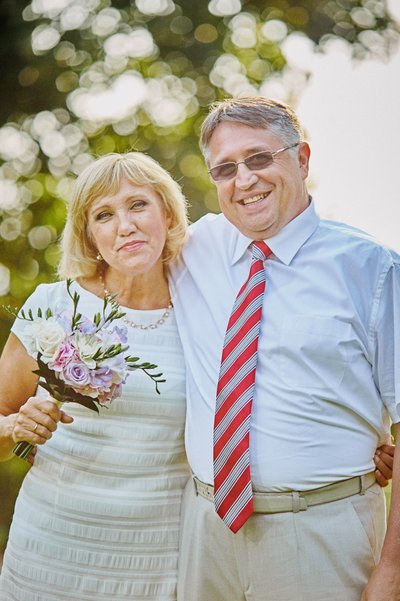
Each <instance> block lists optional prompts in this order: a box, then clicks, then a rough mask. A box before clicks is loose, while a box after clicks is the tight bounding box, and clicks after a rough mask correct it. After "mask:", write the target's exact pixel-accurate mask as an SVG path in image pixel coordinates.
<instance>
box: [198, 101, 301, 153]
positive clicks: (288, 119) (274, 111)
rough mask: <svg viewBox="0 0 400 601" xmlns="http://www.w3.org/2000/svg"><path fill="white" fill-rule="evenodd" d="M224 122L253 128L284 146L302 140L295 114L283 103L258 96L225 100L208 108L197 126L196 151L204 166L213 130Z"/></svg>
mask: <svg viewBox="0 0 400 601" xmlns="http://www.w3.org/2000/svg"><path fill="white" fill-rule="evenodd" d="M225 121H230V122H235V123H241V124H243V125H247V126H248V127H253V128H254V129H266V130H268V131H269V132H270V133H272V134H274V135H276V136H278V137H279V138H280V139H281V140H282V142H283V143H284V144H287V145H289V144H294V143H295V142H299V141H300V140H302V139H303V129H302V127H301V125H300V121H299V119H298V117H297V115H296V114H295V112H294V111H293V109H292V108H291V107H290V106H289V105H287V104H285V103H284V102H280V101H278V100H273V99H271V98H264V97H262V96H250V97H247V98H229V99H227V100H223V101H221V102H215V103H213V104H212V105H211V107H210V112H209V114H208V115H207V117H206V118H205V120H204V122H203V125H202V127H201V132H200V148H201V150H202V152H203V154H204V157H205V159H206V162H207V164H209V144H210V140H211V138H212V135H213V133H214V131H215V129H216V127H217V126H218V125H219V124H220V123H223V122H225Z"/></svg>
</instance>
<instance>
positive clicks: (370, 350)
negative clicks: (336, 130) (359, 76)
mask: <svg viewBox="0 0 400 601" xmlns="http://www.w3.org/2000/svg"><path fill="white" fill-rule="evenodd" d="M201 146H202V149H203V152H204V155H205V159H206V162H207V165H208V168H209V172H210V175H211V178H212V179H213V180H214V182H215V185H216V187H217V192H218V198H219V203H220V207H221V210H222V213H223V214H222V215H208V216H206V217H204V218H202V219H201V220H199V221H198V222H197V223H196V224H195V225H194V226H193V227H192V232H191V237H190V239H189V241H188V244H187V246H186V249H185V251H184V254H183V262H182V265H181V266H180V267H179V268H178V269H177V270H175V272H174V273H173V280H174V299H173V300H174V306H175V309H176V315H177V319H178V325H179V328H180V334H181V337H182V342H183V346H184V351H185V356H186V359H187V396H188V408H187V423H186V447H187V454H188V458H189V462H190V465H191V468H192V471H193V474H194V478H193V482H190V483H189V484H188V487H187V489H186V491H185V498H184V503H183V517H182V550H181V561H180V582H179V585H178V595H179V599H180V601H206V600H207V601H225V600H226V601H244V600H248V601H250V600H251V601H289V599H299V600H302V601H338V600H339V599H340V600H343V601H360V599H362V601H394V600H399V599H400V569H399V566H398V563H399V560H398V557H400V532H399V530H400V492H399V469H400V467H399V465H397V463H398V461H399V459H398V458H396V456H395V465H394V474H393V489H392V504H391V512H390V517H389V524H388V530H387V534H386V536H385V524H384V522H385V516H384V514H385V509H384V499H383V493H382V490H381V489H380V488H379V486H378V485H377V484H376V482H375V475H374V472H373V468H374V464H373V460H372V457H373V454H374V449H375V448H376V447H377V446H378V445H379V444H380V443H381V442H382V441H385V440H386V439H387V436H388V434H389V427H390V422H391V421H392V422H393V423H394V424H396V426H395V428H396V430H397V429H398V422H399V421H400V413H399V409H400V390H399V387H400V382H399V375H398V374H399V373H400V365H399V363H400V352H399V349H398V348H397V347H396V344H395V343H396V342H397V346H398V343H399V337H400V319H399V309H400V306H399V304H400V303H399V301H400V258H399V257H398V256H397V255H396V254H395V253H393V252H390V251H388V250H387V249H385V248H383V247H381V246H379V245H377V244H376V243H375V242H374V241H373V240H371V239H370V238H369V237H368V236H366V235H365V234H363V233H362V232H360V231H358V230H355V229H354V228H351V227H349V226H345V225H343V224H338V223H333V222H328V221H321V220H320V219H319V217H318V216H317V214H316V212H315V208H314V203H313V201H312V200H311V198H310V196H309V194H308V191H307V187H306V183H305V182H306V178H307V175H308V166H309V157H310V148H309V145H308V144H307V143H306V142H305V141H304V140H303V134H302V131H301V127H300V124H299V122H298V119H297V117H296V115H295V114H294V113H293V111H292V110H291V109H290V108H289V107H288V106H287V105H285V104H282V103H279V102H276V101H273V100H268V99H264V98H247V99H236V100H235V99H233V100H227V101H225V102H222V103H219V104H218V105H216V106H215V107H214V109H213V110H212V111H211V113H210V114H209V115H208V117H207V118H206V120H205V122H204V124H203V128H202V133H201ZM249 269H250V272H249ZM239 290H240V292H239V294H238V291H239ZM232 307H233V309H232ZM221 359H222V361H221ZM216 397H217V398H216ZM396 454H397V453H396ZM384 540H385V542H384V546H383V550H382V555H381V559H380V553H381V548H382V544H383V541H384ZM371 574H372V576H371ZM367 582H368V585H367ZM366 585H367V586H366ZM365 587H366V588H365Z"/></svg>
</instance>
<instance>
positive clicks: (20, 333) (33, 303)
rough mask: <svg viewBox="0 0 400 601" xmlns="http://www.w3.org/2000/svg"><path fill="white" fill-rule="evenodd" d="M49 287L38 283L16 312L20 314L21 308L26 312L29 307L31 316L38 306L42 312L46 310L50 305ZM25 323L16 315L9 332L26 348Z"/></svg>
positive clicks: (34, 314) (35, 312)
mask: <svg viewBox="0 0 400 601" xmlns="http://www.w3.org/2000/svg"><path fill="white" fill-rule="evenodd" d="M49 287H50V286H49V285H48V284H39V286H38V287H37V288H36V290H34V291H33V292H32V294H31V295H30V296H29V297H28V298H27V300H26V301H25V303H24V304H23V306H22V307H21V309H20V310H19V312H18V314H20V313H21V311H22V310H23V311H24V312H25V314H27V313H28V311H29V309H31V310H32V313H33V316H34V317H36V316H37V310H38V309H39V307H40V308H41V309H42V311H43V312H44V311H46V309H47V307H49V306H51V305H50V304H49ZM26 325H27V322H26V321H25V320H23V319H19V318H18V317H17V318H16V319H15V321H14V323H13V325H12V327H11V332H12V333H13V334H15V336H17V338H19V340H20V341H21V342H22V344H23V345H24V347H25V348H26V349H27V350H28V348H27V345H26V343H25V342H24V329H25V328H26Z"/></svg>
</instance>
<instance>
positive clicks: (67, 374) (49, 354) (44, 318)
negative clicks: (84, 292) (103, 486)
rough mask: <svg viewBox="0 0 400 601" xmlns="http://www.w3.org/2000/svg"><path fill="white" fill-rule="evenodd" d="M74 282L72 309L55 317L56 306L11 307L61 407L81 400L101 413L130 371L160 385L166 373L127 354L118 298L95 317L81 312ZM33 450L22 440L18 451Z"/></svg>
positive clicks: (46, 384) (107, 300) (42, 376)
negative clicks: (157, 371)
mask: <svg viewBox="0 0 400 601" xmlns="http://www.w3.org/2000/svg"><path fill="white" fill-rule="evenodd" d="M71 284H72V280H67V292H68V295H69V296H70V298H71V299H72V305H73V306H72V312H71V311H70V312H67V311H62V312H60V313H58V314H56V315H54V314H53V312H52V311H51V309H49V308H48V309H47V310H46V311H42V309H40V308H39V309H38V310H37V315H34V314H33V312H32V310H31V309H29V310H28V312H27V313H25V312H24V311H23V310H22V311H20V312H19V313H18V312H16V311H14V310H11V309H10V308H8V310H9V311H10V312H11V313H12V314H13V315H14V316H15V317H17V318H18V319H23V320H25V321H26V322H27V325H26V327H25V329H24V332H23V340H24V343H25V344H26V346H27V349H28V352H29V353H30V354H31V355H32V356H34V357H35V359H36V361H37V364H38V369H37V370H35V371H34V372H33V373H35V374H37V375H38V376H40V380H39V385H40V386H41V387H42V388H44V389H45V390H47V391H48V392H49V393H50V395H51V397H52V400H53V401H55V402H56V403H57V404H58V405H62V404H63V403H66V402H74V403H79V404H80V405H83V406H85V407H87V408H89V409H93V410H94V411H97V413H98V412H99V408H98V407H99V406H107V405H108V404H109V403H111V402H112V401H113V400H114V399H115V398H118V397H119V396H120V395H121V389H122V384H124V383H125V381H126V378H127V377H128V375H129V371H131V370H134V369H141V370H143V371H144V373H145V374H147V375H148V376H149V377H150V378H151V379H152V380H153V381H154V383H155V386H156V391H157V393H158V394H159V393H160V391H159V389H158V384H159V383H161V382H165V380H163V379H160V378H161V376H162V373H156V374H155V373H151V372H152V370H154V369H156V368H157V365H153V364H152V363H139V361H140V359H139V357H131V356H128V355H126V351H127V349H128V346H126V342H127V328H126V326H124V325H116V324H114V323H113V322H115V321H116V320H119V319H120V318H121V317H123V316H124V315H125V313H123V312H121V311H120V307H119V305H118V303H116V302H115V300H114V298H115V297H106V298H105V299H104V303H103V310H102V312H101V313H96V315H94V317H93V319H92V320H90V319H88V318H87V317H85V316H83V315H82V314H81V313H79V312H78V304H79V299H80V296H79V294H78V293H77V292H72V291H71ZM33 449H34V445H32V444H30V443H28V442H19V443H17V444H16V446H15V447H14V450H13V452H14V454H15V455H17V456H18V457H21V458H23V459H27V458H28V457H29V455H30V454H31V452H32V450H33Z"/></svg>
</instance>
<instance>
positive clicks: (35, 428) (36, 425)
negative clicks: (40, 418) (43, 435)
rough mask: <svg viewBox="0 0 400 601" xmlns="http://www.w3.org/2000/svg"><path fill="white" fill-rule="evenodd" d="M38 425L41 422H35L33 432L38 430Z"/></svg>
mask: <svg viewBox="0 0 400 601" xmlns="http://www.w3.org/2000/svg"><path fill="white" fill-rule="evenodd" d="M38 425H39V424H35V427H34V428H33V430H32V432H36V430H37V427H38Z"/></svg>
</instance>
